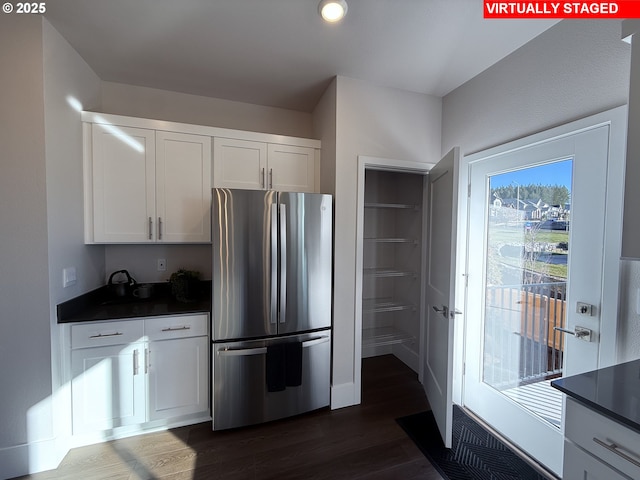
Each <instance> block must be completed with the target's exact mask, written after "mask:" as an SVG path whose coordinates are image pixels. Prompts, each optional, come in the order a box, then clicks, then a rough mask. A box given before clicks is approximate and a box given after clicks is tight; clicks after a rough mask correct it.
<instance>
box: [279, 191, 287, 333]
mask: <svg viewBox="0 0 640 480" xmlns="http://www.w3.org/2000/svg"><path fill="white" fill-rule="evenodd" d="M286 315H287V207H286V205H285V204H284V203H281V204H280V323H284V322H285V321H286V319H287V316H286Z"/></svg>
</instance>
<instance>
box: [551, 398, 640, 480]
mask: <svg viewBox="0 0 640 480" xmlns="http://www.w3.org/2000/svg"><path fill="white" fill-rule="evenodd" d="M562 478H563V480H637V479H640V433H638V432H637V431H635V430H632V429H630V428H627V427H626V426H624V425H622V424H620V423H618V422H616V421H614V420H612V419H610V418H608V417H606V416H604V415H602V414H600V413H598V412H597V411H595V410H593V409H591V408H589V407H587V406H585V405H583V404H582V403H580V402H576V401H575V400H573V399H572V398H567V405H566V415H565V443H564V467H563V474H562Z"/></svg>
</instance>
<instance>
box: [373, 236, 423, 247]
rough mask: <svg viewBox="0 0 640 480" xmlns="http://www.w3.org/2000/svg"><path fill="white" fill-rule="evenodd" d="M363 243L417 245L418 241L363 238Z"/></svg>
mask: <svg viewBox="0 0 640 480" xmlns="http://www.w3.org/2000/svg"><path fill="white" fill-rule="evenodd" d="M365 241H367V242H372V243H412V244H413V245H417V244H418V241H417V240H414V239H412V238H375V237H369V238H365Z"/></svg>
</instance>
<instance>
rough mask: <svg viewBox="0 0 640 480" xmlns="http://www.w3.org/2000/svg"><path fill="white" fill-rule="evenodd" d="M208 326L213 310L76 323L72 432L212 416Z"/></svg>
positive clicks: (72, 341)
mask: <svg viewBox="0 0 640 480" xmlns="http://www.w3.org/2000/svg"><path fill="white" fill-rule="evenodd" d="M208 324H209V316H208V315H207V314H196V315H180V316H164V317H148V318H144V319H131V320H122V321H109V322H90V323H83V324H73V325H72V326H71V334H70V345H71V392H72V418H73V434H74V435H83V434H95V433H98V432H102V433H104V432H106V431H109V434H108V435H112V434H114V432H116V433H117V432H118V429H119V428H120V427H132V426H136V427H139V428H142V429H144V428H147V427H153V426H154V425H156V424H157V422H156V423H155V424H154V422H155V421H156V420H162V421H163V422H162V425H170V424H172V422H176V421H180V422H183V423H184V419H185V418H195V419H196V421H202V420H203V419H206V418H209V377H210V375H209V350H208V347H209V337H208ZM186 423H189V422H186Z"/></svg>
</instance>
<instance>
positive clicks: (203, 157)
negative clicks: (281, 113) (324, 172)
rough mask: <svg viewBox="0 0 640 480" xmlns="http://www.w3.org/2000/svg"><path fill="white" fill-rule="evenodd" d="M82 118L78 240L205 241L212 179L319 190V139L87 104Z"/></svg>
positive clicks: (217, 183)
mask: <svg viewBox="0 0 640 480" xmlns="http://www.w3.org/2000/svg"><path fill="white" fill-rule="evenodd" d="M82 121H83V122H84V125H83V128H84V185H85V191H84V201H85V209H84V210H85V242H86V243H157V242H165V243H209V242H211V187H212V185H213V186H216V187H226V188H244V189H256V190H261V189H273V190H282V191H294V192H319V191H320V189H319V181H320V174H319V170H320V141H319V140H311V139H305V138H296V137H284V136H282V135H271V134H266V133H256V132H243V131H239V130H229V129H224V128H217V127H206V126H201V125H188V124H183V123H173V122H164V121H159V120H150V119H144V118H133V117H124V116H120V115H108V114H99V113H94V112H83V113H82ZM212 142H213V145H214V146H213V152H212V146H211V144H212ZM212 153H213V156H212Z"/></svg>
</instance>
